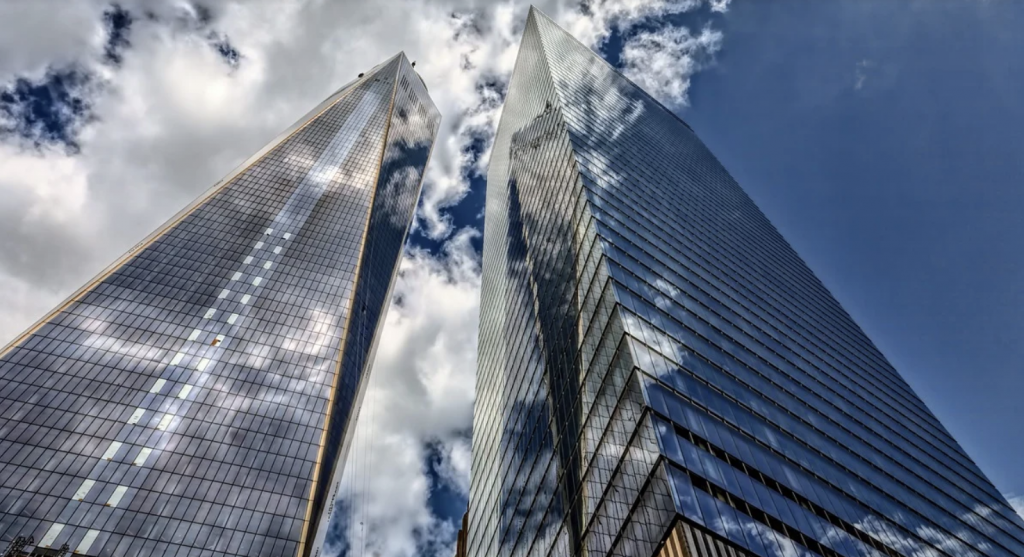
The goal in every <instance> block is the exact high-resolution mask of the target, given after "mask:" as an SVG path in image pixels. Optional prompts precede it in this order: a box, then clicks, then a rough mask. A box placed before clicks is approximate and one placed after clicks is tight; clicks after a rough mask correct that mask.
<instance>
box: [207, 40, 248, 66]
mask: <svg viewBox="0 0 1024 557" xmlns="http://www.w3.org/2000/svg"><path fill="white" fill-rule="evenodd" d="M209 40H210V45H211V46H213V48H214V49H216V50H217V53H218V54H220V56H221V58H223V59H224V62H226V63H227V64H228V65H229V66H231V67H232V68H237V67H238V63H239V62H240V61H241V60H242V54H241V53H240V52H238V49H237V48H235V47H234V45H232V44H231V42H230V41H228V36H227V35H221V34H218V33H215V32H210V34H209Z"/></svg>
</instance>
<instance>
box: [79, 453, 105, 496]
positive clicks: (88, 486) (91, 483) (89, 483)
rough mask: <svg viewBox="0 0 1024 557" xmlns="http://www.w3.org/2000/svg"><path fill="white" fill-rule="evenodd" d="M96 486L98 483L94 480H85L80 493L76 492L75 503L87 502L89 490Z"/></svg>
mask: <svg viewBox="0 0 1024 557" xmlns="http://www.w3.org/2000/svg"><path fill="white" fill-rule="evenodd" d="M105 456H106V455H104V457H105ZM94 485H96V482H94V481H93V480H85V481H84V482H82V485H81V486H79V488H78V491H76V492H75V497H74V499H75V501H83V500H85V496H86V495H88V494H89V490H90V489H92V486H94Z"/></svg>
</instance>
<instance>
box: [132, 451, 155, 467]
mask: <svg viewBox="0 0 1024 557" xmlns="http://www.w3.org/2000/svg"><path fill="white" fill-rule="evenodd" d="M151 452H153V449H150V448H148V447H147V448H143V449H142V450H141V451H139V456H137V457H135V460H134V461H133V462H132V464H134V465H135V466H142V465H143V464H145V463H146V459H147V458H149V453H151Z"/></svg>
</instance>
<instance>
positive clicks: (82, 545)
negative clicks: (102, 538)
mask: <svg viewBox="0 0 1024 557" xmlns="http://www.w3.org/2000/svg"><path fill="white" fill-rule="evenodd" d="M99 535H100V531H99V530H89V531H88V532H86V533H85V537H83V538H82V541H81V542H79V544H78V547H77V548H75V553H88V552H89V549H90V548H91V547H92V542H94V541H96V537H97V536H99Z"/></svg>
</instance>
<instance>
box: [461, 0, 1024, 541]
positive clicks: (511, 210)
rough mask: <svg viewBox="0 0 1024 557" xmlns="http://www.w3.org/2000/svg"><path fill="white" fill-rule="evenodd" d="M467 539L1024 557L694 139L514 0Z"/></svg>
mask: <svg viewBox="0 0 1024 557" xmlns="http://www.w3.org/2000/svg"><path fill="white" fill-rule="evenodd" d="M483 273H484V275H483V293H482V305H481V321H480V347H479V364H478V365H479V371H478V386H477V402H476V408H475V416H474V425H473V467H472V485H471V492H470V493H471V495H470V513H469V524H468V532H469V555H470V556H471V557H491V556H504V555H544V556H558V557H561V556H576V555H587V556H590V557H595V556H603V555H622V556H625V555H629V556H634V557H648V556H651V555H661V556H664V557H683V556H687V557H712V556H713V557H725V556H730V557H731V556H737V555H739V556H742V555H759V556H765V557H773V556H780V557H781V556H804V555H821V556H826V557H834V556H847V557H859V556H869V555H870V556H878V555H884V556H904V555H905V556H929V557H939V556H948V557H960V556H1010V555H1024V523H1022V521H1021V519H1020V518H1019V517H1018V516H1017V515H1016V514H1015V513H1014V512H1013V511H1012V510H1011V508H1010V507H1009V505H1008V504H1007V502H1006V500H1005V499H1004V498H1003V497H1002V496H1001V495H1000V493H999V492H998V491H996V489H995V488H994V487H993V486H992V484H991V483H990V482H989V481H988V479H986V477H985V476H984V474H983V473H982V472H981V471H980V470H979V469H978V467H977V466H976V465H975V464H974V462H972V461H971V459H970V458H969V457H968V456H967V455H966V454H965V453H964V451H963V450H962V449H961V447H960V446H959V445H958V444H957V442H956V441H955V440H954V439H953V438H952V437H951V436H950V434H949V433H948V432H947V431H946V430H945V429H944V428H943V427H942V425H941V424H940V423H939V422H938V420H937V419H936V418H935V416H934V415H933V414H932V413H931V412H930V411H929V410H928V409H927V408H926V407H925V405H924V404H923V403H922V401H921V400H920V399H919V398H918V397H917V396H916V395H915V394H914V392H913V391H912V390H911V388H910V387H909V386H908V384H907V383H906V382H905V381H904V380H903V379H902V378H901V377H900V375H899V374H898V373H897V372H896V370H895V369H893V367H892V366H891V365H890V364H889V363H888V362H887V361H886V359H885V357H884V356H883V355H882V354H881V353H880V352H879V351H878V349H877V348H876V347H875V346H874V345H873V344H872V343H871V341H870V340H869V339H868V338H867V337H866V336H865V334H864V333H863V332H862V331H861V330H860V329H859V328H858V327H857V325H856V324H855V323H854V322H853V320H852V319H851V318H850V316H849V315H848V314H847V313H846V312H845V311H844V310H843V308H842V307H840V305H839V304H838V303H837V302H836V300H835V299H834V298H833V297H832V296H831V295H830V294H829V292H828V291H827V290H826V289H825V287H824V286H823V285H822V284H821V282H820V281H818V279H817V278H816V277H815V276H814V274H813V273H812V272H811V271H810V269H809V268H808V267H807V266H806V265H805V264H804V263H803V262H802V261H801V260H800V258H799V257H798V256H797V254H796V253H795V252H794V251H793V249H792V248H791V247H790V246H789V245H788V244H787V243H786V242H785V240H784V239H783V238H782V236H781V235H780V234H779V233H778V232H777V231H776V230H775V229H774V228H773V227H772V225H771V223H769V222H768V220H767V219H766V218H765V217H764V215H763V214H762V213H761V212H760V211H759V210H758V209H757V207H756V206H755V205H754V204H753V203H752V202H751V200H750V199H749V198H748V197H747V196H746V195H745V194H744V192H743V191H742V190H741V189H740V187H739V185H738V184H737V183H736V182H735V181H734V180H733V179H732V177H730V176H729V174H728V172H726V170H725V169H724V168H723V167H722V165H721V164H720V163H719V162H718V161H717V160H716V159H715V157H714V156H713V155H712V154H711V153H710V152H709V151H708V149H707V148H706V147H705V146H704V145H703V144H702V143H701V142H700V140H699V139H698V138H697V137H696V135H695V134H694V132H693V131H692V130H691V129H690V128H689V127H688V126H687V125H686V124H685V123H684V122H683V121H681V120H680V119H679V118H677V117H676V116H675V115H674V114H672V113H671V112H670V111H669V110H667V109H666V108H664V107H663V106H662V105H660V104H659V103H658V102H656V101H655V100H654V99H652V98H651V97H650V96H649V95H647V94H646V93H644V92H643V91H642V90H640V89H639V88H638V87H637V86H636V85H634V84H633V83H631V82H630V81H628V80H627V79H625V78H624V77H623V76H621V75H620V74H618V73H617V72H615V70H614V69H613V68H611V67H610V66H609V65H608V64H607V63H605V62H604V61H603V60H602V59H600V58H599V57H598V56H597V55H595V54H594V53H593V52H592V51H590V49H588V48H586V47H585V46H583V45H582V44H580V43H579V42H577V41H575V40H574V39H573V38H572V37H571V36H569V35H568V34H567V33H565V32H564V31H562V30H561V29H559V28H558V27H557V26H556V25H555V24H554V23H553V22H551V21H550V20H549V19H547V18H546V17H545V16H544V15H542V14H540V13H539V12H537V11H536V10H531V12H530V16H529V20H528V23H527V26H526V30H525V32H524V34H523V38H522V44H521V46H520V50H519V56H518V59H517V61H516V66H515V71H514V73H513V76H512V79H511V82H510V84H509V87H508V93H507V97H506V100H505V108H504V111H503V114H502V117H501V123H500V125H499V128H498V134H497V137H496V139H495V143H494V147H493V152H492V155H491V161H490V167H489V169H488V175H487V209H486V233H485V236H484V261H483Z"/></svg>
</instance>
